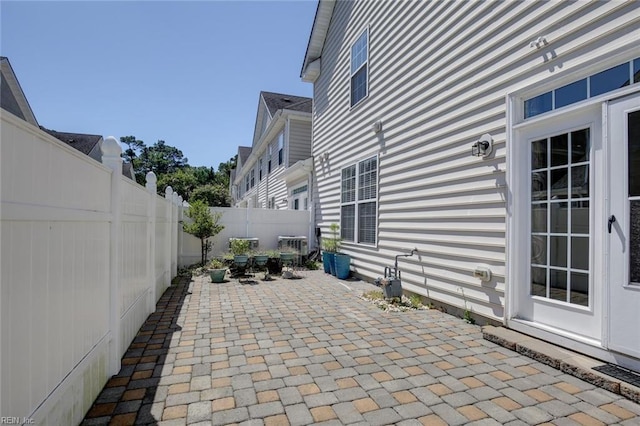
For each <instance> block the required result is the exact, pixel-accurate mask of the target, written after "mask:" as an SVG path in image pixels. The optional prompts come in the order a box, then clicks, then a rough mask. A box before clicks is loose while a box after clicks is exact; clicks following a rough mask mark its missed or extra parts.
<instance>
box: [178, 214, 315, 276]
mask: <svg viewBox="0 0 640 426" xmlns="http://www.w3.org/2000/svg"><path fill="white" fill-rule="evenodd" d="M185 211H186V209H185ZM211 211H212V212H220V213H222V217H221V220H220V223H221V224H223V225H224V229H223V230H222V232H221V233H220V234H218V235H216V236H215V237H212V238H211V239H210V241H211V242H212V243H213V248H212V252H211V254H210V256H209V258H212V257H219V256H221V255H222V254H223V253H225V252H228V251H229V238H257V239H258V241H259V244H260V245H259V249H260V250H275V249H277V248H278V237H279V236H301V237H306V238H307V241H308V246H309V249H311V248H312V247H314V241H313V240H314V238H313V235H312V234H313V228H312V226H311V213H310V212H309V211H307V210H269V209H251V208H249V209H246V208H229V207H211ZM183 217H184V220H187V221H188V220H189V218H188V217H186V215H185V214H183ZM179 242H180V249H179V251H178V252H179V265H180V266H181V267H182V266H189V265H192V264H194V263H198V262H200V240H199V239H198V238H196V237H194V236H193V235H190V234H187V233H185V232H183V231H181V236H180V238H179Z"/></svg>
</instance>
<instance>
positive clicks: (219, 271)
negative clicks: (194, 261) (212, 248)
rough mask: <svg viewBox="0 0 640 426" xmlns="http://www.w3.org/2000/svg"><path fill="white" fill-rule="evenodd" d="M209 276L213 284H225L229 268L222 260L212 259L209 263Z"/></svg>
mask: <svg viewBox="0 0 640 426" xmlns="http://www.w3.org/2000/svg"><path fill="white" fill-rule="evenodd" d="M208 266H209V276H210V277H211V282H212V283H221V282H224V276H225V274H226V272H227V267H226V265H225V264H224V262H223V261H222V260H220V259H212V260H211V262H209V265H208Z"/></svg>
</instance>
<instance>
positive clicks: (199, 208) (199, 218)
mask: <svg viewBox="0 0 640 426" xmlns="http://www.w3.org/2000/svg"><path fill="white" fill-rule="evenodd" d="M186 214H187V216H188V217H189V218H190V219H191V220H192V222H190V223H186V222H185V223H183V224H182V229H183V230H184V232H187V233H189V234H191V235H193V236H195V237H197V238H200V253H201V259H200V264H201V265H202V266H204V264H205V263H206V262H207V255H208V254H209V251H211V247H212V246H213V244H212V243H211V241H209V240H208V239H209V238H211V237H215V236H216V235H218V234H219V233H220V232H221V231H222V230H223V229H224V225H221V224H220V223H219V222H220V218H222V213H212V212H211V210H210V209H209V206H207V205H206V204H205V203H204V202H203V201H201V200H196V201H193V202H192V203H191V205H190V206H189V209H188V210H187V212H186Z"/></svg>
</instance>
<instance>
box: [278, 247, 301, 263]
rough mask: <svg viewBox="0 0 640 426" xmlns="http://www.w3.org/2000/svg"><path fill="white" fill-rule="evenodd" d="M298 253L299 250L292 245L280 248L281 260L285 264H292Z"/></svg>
mask: <svg viewBox="0 0 640 426" xmlns="http://www.w3.org/2000/svg"><path fill="white" fill-rule="evenodd" d="M297 254H298V252H297V251H296V250H295V249H293V248H291V247H284V248H282V250H280V261H281V262H282V263H283V264H288V265H292V264H293V260H294V259H295V257H296V256H297Z"/></svg>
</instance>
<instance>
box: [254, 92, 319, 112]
mask: <svg viewBox="0 0 640 426" xmlns="http://www.w3.org/2000/svg"><path fill="white" fill-rule="evenodd" d="M260 96H262V98H263V99H264V103H265V104H266V105H267V108H268V109H269V114H271V117H273V116H274V115H275V113H276V112H277V111H278V110H280V109H287V110H290V111H302V112H309V113H310V112H311V105H312V101H313V100H312V99H311V98H307V97H304V96H293V95H285V94H283V93H273V92H264V91H263V92H260Z"/></svg>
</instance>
